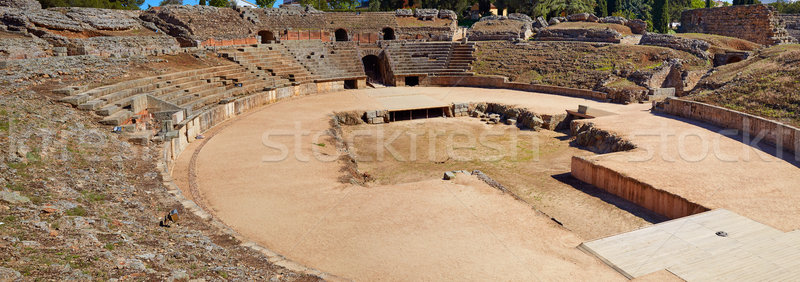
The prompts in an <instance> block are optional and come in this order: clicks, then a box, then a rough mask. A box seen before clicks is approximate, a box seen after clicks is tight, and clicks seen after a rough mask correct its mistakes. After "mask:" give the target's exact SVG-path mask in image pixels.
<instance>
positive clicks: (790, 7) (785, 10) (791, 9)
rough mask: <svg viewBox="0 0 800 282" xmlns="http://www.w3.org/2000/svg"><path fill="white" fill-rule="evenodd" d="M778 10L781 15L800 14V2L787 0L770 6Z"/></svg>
mask: <svg viewBox="0 0 800 282" xmlns="http://www.w3.org/2000/svg"><path fill="white" fill-rule="evenodd" d="M769 5H770V6H772V7H775V9H776V10H778V13H781V14H800V1H794V2H793V3H792V2H786V1H785V0H778V1H777V2H775V3H771V4H769Z"/></svg>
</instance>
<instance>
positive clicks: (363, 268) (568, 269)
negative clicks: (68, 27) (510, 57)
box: [173, 87, 800, 280]
mask: <svg viewBox="0 0 800 282" xmlns="http://www.w3.org/2000/svg"><path fill="white" fill-rule="evenodd" d="M392 95H427V96H430V97H432V98H435V99H438V100H440V101H443V102H448V103H449V102H470V101H473V102H477V101H491V102H497V103H504V104H514V105H520V106H525V107H528V108H531V109H532V110H534V111H535V112H537V113H540V114H560V113H564V110H565V109H575V108H577V106H578V105H579V104H580V105H588V106H589V107H590V108H595V109H600V110H604V111H608V112H612V113H616V114H617V115H613V116H609V117H603V118H598V119H596V123H597V124H600V125H602V126H601V128H604V129H610V130H614V131H617V132H620V133H622V134H623V135H624V136H625V137H628V138H629V139H630V140H631V141H633V142H634V143H635V144H637V142H643V143H645V144H647V146H651V145H652V144H656V143H655V141H653V139H652V137H648V136H644V137H642V136H639V135H637V134H635V133H637V132H639V131H640V130H653V124H667V126H669V127H670V128H671V129H674V130H678V131H681V130H705V131H703V134H704V135H714V134H716V133H714V132H712V131H710V130H708V129H703V128H701V127H698V126H696V125H693V124H689V123H686V122H683V121H679V120H674V119H671V118H667V117H660V116H656V115H652V114H650V113H649V111H648V109H649V107H650V106H649V105H647V104H632V105H618V104H610V103H599V102H595V101H590V100H585V99H579V98H571V97H563V96H556V95H547V94H536V93H529V92H519V91H512V90H487V89H476V88H424V87H413V88H382V89H368V90H353V91H344V92H337V93H329V94H322V95H315V96H308V97H301V98H297V99H292V100H289V101H285V102H281V103H277V104H273V105H269V106H266V107H264V108H263V109H260V110H257V111H255V112H251V113H248V114H245V115H243V116H240V117H239V118H236V119H233V120H231V121H229V122H226V123H224V124H222V125H220V126H218V127H217V128H215V129H212V131H211V132H209V133H206V138H207V139H205V140H201V141H197V142H193V143H192V144H191V145H190V146H189V148H187V150H186V151H184V152H183V153H182V154H181V156H180V158H179V159H178V161H177V162H176V165H175V168H174V170H173V176H174V178H175V180H176V183H178V185H179V186H180V187H181V188H182V189H183V190H184V192H185V193H184V194H186V195H192V196H193V198H194V199H193V200H195V201H196V202H198V204H200V205H202V206H203V207H204V208H205V209H206V210H208V211H209V212H211V213H212V214H214V215H215V216H216V217H218V218H219V219H220V220H222V221H223V222H224V223H225V224H227V225H228V226H230V227H232V228H233V229H234V230H236V231H238V232H239V233H240V234H242V235H243V236H245V237H248V238H251V239H252V240H253V241H255V242H257V243H259V244H261V245H263V246H264V247H266V248H269V249H271V250H272V251H275V252H277V253H279V254H282V255H284V256H286V257H287V258H289V259H291V260H294V261H296V262H298V263H301V264H304V265H306V266H309V267H312V268H315V269H318V270H321V271H324V272H328V273H331V274H334V275H336V276H340V277H345V278H355V279H356V280H378V279H380V280H387V279H389V280H391V279H397V280H443V279H464V278H469V279H471V280H486V279H501V280H523V279H524V280H531V279H536V280H555V279H559V280H564V279H570V280H573V279H581V280H589V279H591V280H622V279H624V277H623V276H622V275H620V274H619V273H617V272H616V271H614V270H613V269H612V268H610V267H608V266H606V265H604V264H603V263H602V262H601V261H600V260H598V259H596V258H595V257H593V256H591V255H588V254H586V253H583V252H582V251H580V250H578V249H577V248H576V247H577V246H578V245H579V244H580V243H581V242H583V241H586V240H589V239H595V238H596V237H598V236H607V235H611V234H608V233H614V234H616V233H618V232H624V231H631V230H634V229H636V228H639V227H642V226H649V225H650V223H648V222H646V221H644V220H643V219H641V218H639V217H637V216H635V215H632V214H630V213H628V212H627V211H625V210H622V209H619V208H615V207H614V205H613V204H611V203H609V202H608V201H606V200H604V199H601V198H599V197H596V196H593V195H590V194H588V193H574V194H572V196H569V197H574V201H573V203H574V205H575V206H569V204H570V201H569V199H562V200H560V201H559V202H558V203H559V205H557V206H559V208H552V207H551V208H550V210H547V208H544V207H543V208H541V209H540V207H538V206H537V203H536V202H535V201H528V200H526V202H527V203H525V202H521V201H517V200H515V199H514V198H512V197H511V196H509V195H503V194H502V193H500V192H498V191H497V190H496V189H494V188H491V187H489V186H487V185H485V184H484V183H483V182H480V181H478V180H476V179H474V178H472V177H460V178H457V181H454V182H450V181H443V180H439V179H438V177H436V178H431V179H417V180H414V181H412V182H407V183H386V184H374V185H370V186H369V187H362V186H355V185H352V184H349V183H343V182H342V181H340V178H341V176H342V175H343V174H344V173H343V172H342V171H341V168H342V164H341V163H340V162H338V161H336V160H335V159H333V158H330V157H328V156H330V155H334V153H335V151H336V149H335V148H334V146H333V144H332V142H331V140H328V139H326V138H324V137H323V138H317V137H318V136H319V135H318V134H316V133H318V132H324V131H325V130H327V129H328V128H329V120H330V116H329V114H330V113H331V112H333V111H346V110H371V109H379V108H380V104H379V103H378V102H377V101H376V98H377V97H386V96H392ZM459 119H464V120H472V119H471V118H459ZM297 129H300V131H307V132H308V133H309V134H308V135H302V136H301V137H300V138H299V139H296V138H294V136H290V135H291V133H292V132H298V130H297ZM265 134H269V135H268V136H271V137H270V138H268V139H267V138H265ZM275 134H283V135H284V136H281V137H274V136H275ZM676 142H677V141H676ZM690 142H691V141H690ZM720 142H721V144H722V147H723V148H739V147H741V143H739V141H736V140H734V139H730V138H722V139H720ZM278 144H283V145H285V146H287V148H290V149H289V150H288V151H287V156H286V157H285V158H281V159H282V160H280V161H266V160H265V158H266V159H272V158H275V157H276V156H279V155H281V152H280V150H278V149H275V148H270V147H269V146H267V145H271V146H272V147H276V145H278ZM736 144H740V145H739V147H736ZM690 145H691V144H690ZM292 148H300V150H293V149H292ZM731 150H732V149H731ZM315 152H316V153H317V155H318V156H319V157H318V158H317V157H313V154H314V153H315ZM580 154H584V155H587V154H588V155H591V154H590V153H588V152H585V151H583V152H581V153H580ZM637 154H641V150H638V151H634V152H621V153H613V154H606V155H600V156H597V158H599V159H601V160H604V161H607V162H609V163H613V161H614V160H615V158H621V157H620V156H638V155H637ZM757 155H758V156H760V157H763V158H766V159H767V161H763V160H762V161H761V162H759V163H757V164H752V163H750V164H748V165H749V166H751V167H755V168H756V170H755V171H757V172H759V174H758V175H753V174H748V173H746V169H743V168H742V167H741V165H736V164H725V165H718V164H721V163H722V162H723V161H722V160H716V161H715V160H714V159H711V160H704V162H702V165H703V166H707V167H708V168H706V169H701V170H697V168H698V167H699V166H700V164H697V163H698V162H691V161H687V160H679V161H674V162H666V163H665V162H661V161H656V162H638V163H636V164H635V165H630V164H629V165H619V166H618V169H619V170H620V171H623V172H625V171H627V170H630V171H631V172H634V173H639V172H643V171H657V172H658V173H657V174H655V173H652V174H651V173H639V175H641V178H639V179H642V178H644V179H643V181H645V182H647V181H654V182H656V183H661V182H659V181H667V180H668V181H670V182H671V183H676V184H674V185H677V184H682V185H684V186H686V187H695V186H698V185H695V186H691V185H690V184H691V183H695V181H696V180H697V179H698V178H703V179H712V180H713V181H715V183H718V185H721V184H722V183H725V181H730V184H731V185H738V186H739V187H738V189H745V190H746V189H748V188H747V187H742V186H748V185H755V184H757V181H759V180H765V181H766V180H769V181H770V182H766V183H768V184H769V185H770V186H769V187H773V186H774V187H773V188H765V189H773V190H774V191H775V193H777V194H778V195H784V196H786V195H788V197H786V198H787V202H782V201H781V200H780V199H777V198H772V197H770V199H771V201H775V202H777V204H780V205H781V206H786V203H788V201H791V200H792V199H794V197H795V196H796V195H797V194H798V193H796V191H792V190H788V188H787V187H788V185H789V183H788V182H787V181H796V179H798V176H800V173H797V171H796V167H794V166H793V165H792V164H790V163H788V162H785V161H782V160H778V159H777V158H775V157H772V156H771V155H768V154H763V153H762V154H758V153H757ZM326 157H328V158H326ZM193 159H194V162H193V161H192V160H193ZM326 159H327V160H326ZM558 160H559V162H561V161H564V162H566V160H568V158H563V160H562V158H559V159H558ZM759 160H761V159H759ZM759 160H755V161H756V162H758V161H759ZM752 161H753V160H751V162H752ZM742 165H743V164H742ZM192 166H193V169H195V170H196V178H190V174H189V171H190V168H192ZM554 166H561V167H562V168H561V169H562V170H567V169H568V167H569V165H568V163H559V164H554ZM773 167H774V168H776V169H775V170H772V171H769V170H770V168H773ZM464 169H469V168H464ZM695 170H697V174H696V175H695V174H694V172H695ZM715 171H716V172H715ZM442 172H443V171H437V172H436V174H441V173H442ZM554 173H555V174H558V172H554ZM716 173H720V174H721V175H729V174H737V175H736V176H733V177H718V178H707V177H709V176H708V174H716ZM768 176H772V177H768ZM765 178H768V179H765ZM703 181H710V180H703ZM501 182H502V181H501ZM192 183H194V187H195V188H196V191H191V190H192V189H191V187H193V184H192ZM699 183H705V182H702V181H701V182H699ZM795 183H796V182H795ZM714 187H717V186H713V187H711V188H714ZM703 189H704V188H703V187H699V188H697V189H695V190H692V191H691V193H696V194H702V195H705V196H704V197H705V198H704V199H706V198H715V193H717V192H716V191H718V189H709V190H703ZM742 191H744V190H742ZM753 191H761V192H763V191H764V190H763V189H761V190H758V189H757V190H753ZM193 192H194V193H193ZM745 192H746V191H745ZM704 193H705V194H704ZM724 195H726V197H723V198H722V199H720V200H717V202H713V203H714V204H715V206H714V207H724V208H727V209H730V210H734V211H736V212H737V213H739V214H741V215H744V216H751V213H752V215H754V216H756V217H763V216H766V217H769V216H767V215H763V214H762V213H761V210H763V208H762V209H757V208H756V207H751V206H750V204H749V201H747V200H742V199H743V198H748V196H745V195H744V194H742V195H741V196H740V197H739V199H731V197H732V196H731V195H730V194H728V193H725V194H724ZM742 202H745V203H748V204H746V205H740V203H742ZM795 202H796V201H795ZM529 204H533V206H534V207H535V208H536V209H537V210H542V209H545V212H547V213H548V214H549V215H551V216H553V215H552V214H560V215H558V216H563V217H564V218H565V221H566V223H565V225H564V226H565V227H567V228H564V227H561V226H559V225H557V224H555V223H554V222H553V221H551V220H550V218H549V217H548V216H545V215H543V214H541V213H538V212H537V211H535V210H533V209H532V208H531V206H530V205H529ZM570 209H575V210H583V212H584V213H586V214H591V213H590V212H586V211H591V210H593V209H596V210H598V211H599V212H597V213H598V214H602V215H603V216H606V218H607V219H605V220H609V221H621V222H624V223H625V224H619V225H617V226H616V227H614V228H616V229H614V230H610V231H605V232H599V233H597V232H596V231H592V230H593V229H603V228H604V224H603V222H602V221H594V220H584V221H581V220H580V218H581V217H580V216H578V217H574V218H569V216H566V215H565V214H567V211H569V210H570ZM786 209H788V211H789V212H790V213H793V210H792V208H791V207H786ZM794 209H796V208H794ZM558 216H556V217H558ZM776 217H783V215H780V214H779V215H773V216H772V217H771V218H776ZM796 218H798V217H795V219H794V220H796ZM786 221H790V223H786ZM762 222H765V223H767V224H769V223H770V222H766V220H762ZM774 223H775V225H776V226H775V227H778V228H781V229H785V228H788V227H792V226H793V224H794V222H793V220H792V219H781V220H775V222H774ZM570 225H572V226H573V228H570ZM568 228H570V229H568ZM571 230H572V231H571Z"/></svg>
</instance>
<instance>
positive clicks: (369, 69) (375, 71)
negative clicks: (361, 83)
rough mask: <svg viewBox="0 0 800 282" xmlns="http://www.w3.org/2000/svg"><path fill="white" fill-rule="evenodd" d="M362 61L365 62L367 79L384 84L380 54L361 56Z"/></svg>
mask: <svg viewBox="0 0 800 282" xmlns="http://www.w3.org/2000/svg"><path fill="white" fill-rule="evenodd" d="M361 63H362V64H364V74H366V75H367V81H369V82H372V83H380V84H383V72H382V71H381V61H380V58H379V57H378V56H376V55H366V56H364V57H363V58H361Z"/></svg>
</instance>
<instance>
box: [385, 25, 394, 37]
mask: <svg viewBox="0 0 800 282" xmlns="http://www.w3.org/2000/svg"><path fill="white" fill-rule="evenodd" d="M394 39H395V36H394V29H392V28H391V27H387V28H384V29H383V40H394Z"/></svg>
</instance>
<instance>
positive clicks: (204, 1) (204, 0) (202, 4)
mask: <svg viewBox="0 0 800 282" xmlns="http://www.w3.org/2000/svg"><path fill="white" fill-rule="evenodd" d="M197 5H200V6H205V5H206V0H200V3H197Z"/></svg>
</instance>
